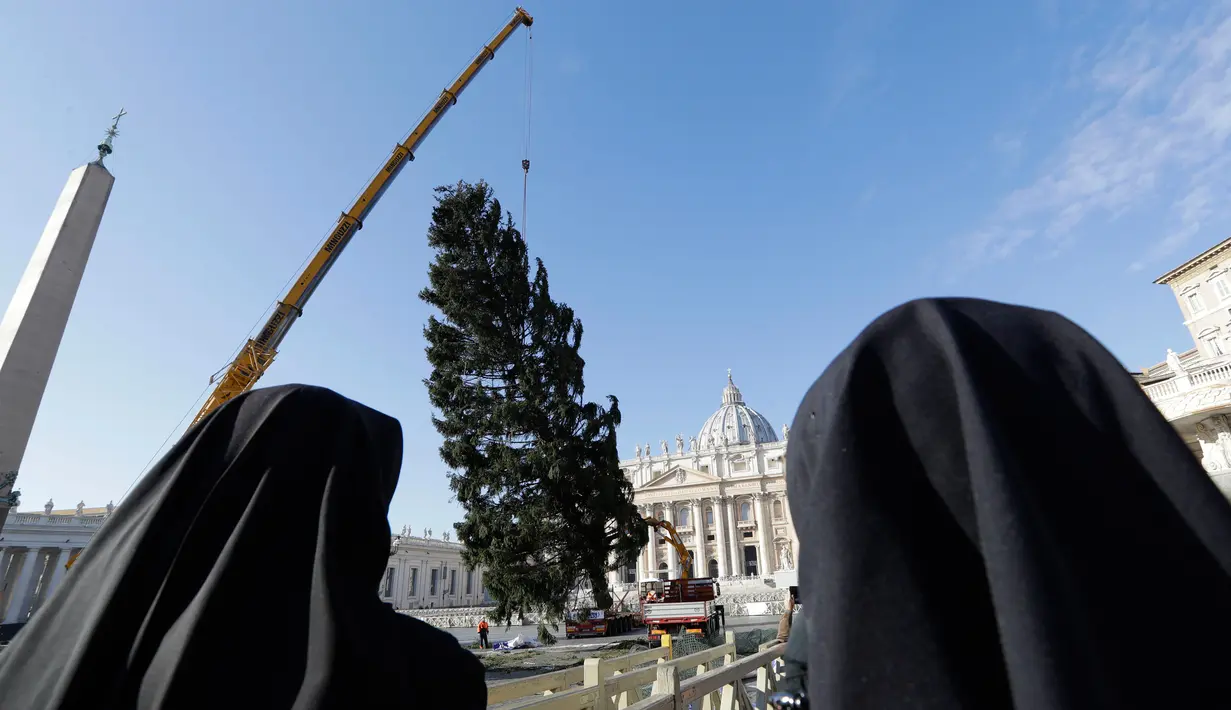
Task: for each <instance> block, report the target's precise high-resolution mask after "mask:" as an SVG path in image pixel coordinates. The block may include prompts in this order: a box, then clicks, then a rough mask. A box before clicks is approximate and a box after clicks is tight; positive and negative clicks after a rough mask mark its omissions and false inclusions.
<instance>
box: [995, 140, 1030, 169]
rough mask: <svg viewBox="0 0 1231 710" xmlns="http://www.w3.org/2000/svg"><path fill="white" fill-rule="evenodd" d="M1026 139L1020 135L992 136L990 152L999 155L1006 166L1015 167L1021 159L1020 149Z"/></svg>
mask: <svg viewBox="0 0 1231 710" xmlns="http://www.w3.org/2000/svg"><path fill="white" fill-rule="evenodd" d="M1025 141H1026V137H1025V135H1024V134H1021V133H997V134H996V135H994V136H992V150H994V151H995V152H996V153H997V154H999V155H1000V156H1001V157H1002V158H1004V161H1005V163H1006V164H1008V165H1010V166H1012V165H1017V163H1018V161H1020V160H1021V159H1022V149H1023V148H1024V147H1025Z"/></svg>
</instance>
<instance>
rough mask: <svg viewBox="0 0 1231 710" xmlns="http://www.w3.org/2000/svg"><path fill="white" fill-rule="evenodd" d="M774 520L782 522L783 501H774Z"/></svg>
mask: <svg viewBox="0 0 1231 710" xmlns="http://www.w3.org/2000/svg"><path fill="white" fill-rule="evenodd" d="M774 520H782V501H780V500H775V501H774Z"/></svg>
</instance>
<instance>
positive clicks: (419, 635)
mask: <svg viewBox="0 0 1231 710" xmlns="http://www.w3.org/2000/svg"><path fill="white" fill-rule="evenodd" d="M401 458H402V435H401V427H400V425H399V424H398V422H397V420H395V419H393V418H391V417H388V416H386V415H384V414H381V413H380V412H377V411H375V410H372V409H369V408H367V407H365V406H363V405H361V404H358V403H356V402H353V401H351V400H348V399H346V398H345V397H342V396H341V395H338V394H336V393H334V392H331V391H329V390H326V389H322V388H319V387H309V386H303V385H289V386H284V387H273V388H268V389H262V390H256V391H253V392H249V393H247V394H243V395H240V396H239V397H236V398H235V399H234V400H232V401H231V402H228V403H227V404H226V405H224V406H223V407H221V408H219V409H218V410H216V411H215V412H213V413H212V414H211V415H209V416H208V417H207V418H206V419H205V420H204V421H202V422H201V423H200V424H198V425H197V426H196V427H194V428H193V429H192V430H190V431H189V432H188V433H187V434H185V436H184V438H183V439H182V440H180V441H179V442H178V443H177V444H176V445H175V446H174V448H173V449H172V450H171V451H170V452H169V453H168V454H167V455H166V456H165V457H164V458H163V459H162V460H161V461H160V462H159V463H158V464H157V465H156V466H155V467H154V468H152V469H151V470H150V471H149V473H147V474H146V475H145V477H144V478H143V479H142V480H141V481H140V482H139V483H138V485H137V486H136V488H135V489H134V490H133V492H132V494H131V495H129V496H128V497H127V498H126V499H125V500H124V502H123V504H122V505H120V506H119V507H118V508H117V509H116V511H115V513H114V514H113V516H112V517H111V518H110V519H109V520H108V521H107V522H106V524H105V525H104V526H103V527H102V529H101V530H100V531H99V533H98V535H97V536H96V537H95V538H94V540H93V541H92V542H91V544H90V546H89V549H88V550H86V552H85V554H84V555H82V557H81V559H80V561H79V562H78V563H77V564H76V565H75V566H74V568H73V569H72V570H71V572H70V573H69V574H68V575H67V576H66V577H65V578H64V580H63V582H62V583H61V588H60V589H58V590H56V592H55V593H54V594H53V595H52V597H51V598H50V599H49V600H48V601H47V602H46V604H44V606H43V608H42V609H40V611H39V612H38V613H37V614H36V615H35V616H34V617H33V619H32V620H31V621H30V623H29V624H28V625H27V626H26V627H25V628H24V629H22V631H21V632H20V633H19V634H18V636H17V638H16V640H15V641H14V643H13V644H12V645H11V646H10V647H9V648H8V649H6V650H5V651H4V652H3V653H0V706H2V707H5V708H48V709H50V708H66V709H67V708H83V707H91V708H148V709H154V708H168V709H169V708H189V707H214V708H219V707H261V708H297V709H303V710H308V709H313V708H335V707H365V706H368V705H369V704H370V705H371V706H373V707H417V706H419V705H420V703H422V705H423V706H424V707H429V706H432V707H445V706H447V707H465V708H481V707H484V706H485V705H486V698H487V691H486V686H485V683H484V672H483V667H482V665H481V664H480V663H479V662H478V660H477V659H476V658H475V657H474V655H473V654H471V653H469V652H468V651H466V650H464V649H462V648H461V647H460V645H459V644H458V643H457V641H456V640H455V639H454V638H453V637H452V636H451V635H449V634H448V633H446V632H443V631H440V630H438V629H435V628H432V627H431V626H429V625H427V624H425V623H423V622H421V621H418V620H416V619H413V618H410V617H408V616H405V615H402V614H398V613H396V612H395V611H394V610H393V609H392V608H391V607H389V606H388V605H385V604H383V603H381V601H380V599H379V598H378V596H377V590H378V589H379V585H380V582H381V579H382V575H383V574H384V571H385V569H386V566H387V560H388V552H389V544H390V535H389V524H388V521H387V514H388V506H389V501H390V498H391V497H392V495H393V492H394V489H395V488H396V486H397V481H398V473H399V470H400V467H401Z"/></svg>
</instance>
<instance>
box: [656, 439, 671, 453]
mask: <svg viewBox="0 0 1231 710" xmlns="http://www.w3.org/2000/svg"><path fill="white" fill-rule="evenodd" d="M658 445H659V446H661V447H662V450H663V456H666V455H667V454H670V453H671V450H670V449H668V448H667V440H666V439H659V440H658Z"/></svg>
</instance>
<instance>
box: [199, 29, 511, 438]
mask: <svg viewBox="0 0 1231 710" xmlns="http://www.w3.org/2000/svg"><path fill="white" fill-rule="evenodd" d="M532 24H534V18H533V17H531V16H530V14H529V13H527V12H526V11H525V10H524V9H522V8H521V7H518V8H517V9H516V10H515V11H514V12H513V17H512V18H511V19H510V20H509V21H508V22H507V23H505V25H504V27H502V28H501V29H500V31H498V32H497V33H496V34H495V36H494V37H492V39H491V40H490V41H489V42H488V43H487V44H485V45H483V48H482V49H480V50H479V53H478V55H477V56H475V58H474V60H473V61H471V62H470V64H469V65H467V67H466V68H465V69H464V70H463V71H462V73H461V74H460V75H458V77H457V79H456V80H455V81H454V82H453V83H452V84H451V85H450V86H449V88H447V89H445V90H444V91H442V92H441V93H440V98H438V99H436V103H435V104H433V105H432V108H431V109H429V110H428V112H427V113H426V114H425V115H424V116H423V119H422V120H421V121H419V125H417V126H415V128H414V130H412V131H411V132H410V134H409V135H408V136H407V137H406V140H404V141H402V142H401V143H398V144H397V145H396V146H395V147H394V148H393V152H392V154H390V156H389V158H388V159H387V160H386V161H385V163H384V165H383V166H382V167H381V168H380V170H378V171H377V172H376V176H375V177H373V178H372V180H371V182H369V183H368V185H367V187H365V188H364V190H363V192H361V193H360V194H359V197H358V198H357V199H356V200H355V203H354V204H353V205H351V207H350V209H348V210H347V211H345V212H343V213H342V216H340V217H338V222H337V224H336V225H335V226H334V228H333V231H332V232H330V234H329V237H328V238H327V239H326V240H325V242H324V243H323V244H322V245H321V247H320V249H319V250H318V251H317V252H316V254H315V255H314V256H313V257H312V260H311V261H309V262H308V265H307V266H306V267H305V268H304V270H303V272H302V273H301V274H300V275H299V279H298V280H296V281H295V284H294V285H293V286H292V287H291V289H290V290H289V291H288V292H287V294H286V296H285V297H283V298H282V300H280V301H278V305H277V307H276V308H274V312H273V314H271V315H270V317H269V320H268V321H266V323H265V325H264V327H262V328H261V330H260V331H259V332H258V333H257V335H256V337H255V338H251V339H249V340H248V342H247V343H246V344H245V345H244V347H243V348H242V349H241V350H240V351H239V354H237V355H236V356H235V359H234V360H233V361H232V362H231V364H230V365H228V366H227V368H226V371H225V372H224V373H223V374H222V376H221V377H220V378H218V379H217V385H216V386H215V387H214V390H213V392H212V393H211V394H210V396H209V398H208V399H206V400H205V404H204V405H203V406H202V407H201V411H200V412H198V413H197V416H196V418H194V419H193V420H192V423H193V424H196V423H197V422H199V421H201V420H202V419H203V418H205V416H206V415H207V414H209V413H210V412H212V411H214V410H215V409H217V408H218V407H220V406H222V405H223V404H224V403H225V402H226V401H227V400H229V399H231V398H232V397H234V396H235V395H238V394H242V393H244V392H247V391H248V390H249V389H252V386H253V385H254V384H256V381H257V380H258V379H260V378H261V375H263V374H265V370H267V369H269V366H270V365H271V364H273V361H274V358H275V357H276V356H277V354H278V346H279V345H281V344H282V340H283V339H284V338H285V337H286V334H287V331H289V330H290V328H291V326H292V325H293V324H294V323H295V321H296V319H298V318H299V316H301V315H303V308H304V305H305V304H307V302H308V299H309V298H311V297H312V294H313V292H315V291H316V288H317V287H318V286H319V285H320V283H321V280H322V279H323V278H325V274H327V273H329V269H330V268H331V267H332V266H333V264H334V262H335V261H337V259H338V256H340V255H341V254H342V250H343V249H345V248H346V245H347V244H349V243H350V240H351V238H352V237H354V235H355V232H358V231H359V230H360V229H362V228H363V220H364V219H365V218H366V217H367V216H368V214H369V213H370V212H371V211H372V208H374V207H376V203H377V202H379V201H380V198H381V196H382V195H384V194H385V190H387V189H388V188H389V185H390V184H392V183H393V180H394V178H396V177H397V176H398V173H400V172H401V171H402V168H403V167H404V166H405V165H406V163H407V162H409V161H412V160H414V159H415V150H417V149H418V147H419V145H420V144H421V143H423V140H424V139H425V138H427V136H428V134H429V133H431V132H432V129H433V128H435V127H436V124H437V123H439V122H440V119H441V118H442V117H443V116H444V115H445V113H446V112H448V110H449V108H450V107H451V106H453V104H455V103H457V97H458V96H461V94H462V92H463V91H464V90H465V89H466V87H467V86H469V85H470V82H471V81H473V80H474V78H475V76H477V75H478V73H479V70H480V69H482V68H483V67H484V66H485V65H486V64H487V63H488V62H490V61H491V60H492V59H493V58H495V56H496V50H497V49H500V47H501V45H503V44H504V43H505V41H506V40H508V38H509V37H510V36H511V35H512V34H513V32H514V30H516V29H517V28H518V26H520V25H525V26H526V27H529V26H530V25H532ZM211 381H213V380H212V378H211Z"/></svg>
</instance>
